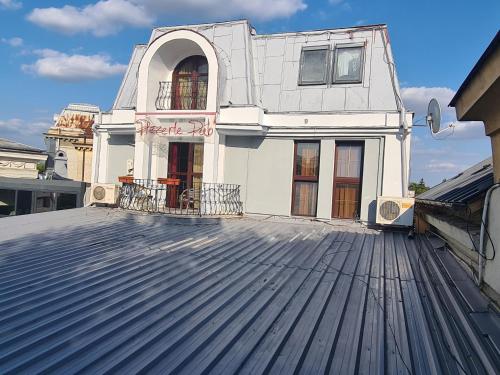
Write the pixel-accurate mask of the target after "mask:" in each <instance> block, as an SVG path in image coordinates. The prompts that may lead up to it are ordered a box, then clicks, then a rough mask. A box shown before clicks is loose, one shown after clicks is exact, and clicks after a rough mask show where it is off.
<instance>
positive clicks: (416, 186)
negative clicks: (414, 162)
mask: <svg viewBox="0 0 500 375" xmlns="http://www.w3.org/2000/svg"><path fill="white" fill-rule="evenodd" d="M409 188H410V190H413V191H414V192H415V196H417V195H420V194H422V193H424V192H426V191H427V190H429V187H428V186H427V185H426V184H425V181H424V179H423V178H421V179H420V181H419V182H410V186H409Z"/></svg>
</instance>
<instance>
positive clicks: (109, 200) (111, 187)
mask: <svg viewBox="0 0 500 375" xmlns="http://www.w3.org/2000/svg"><path fill="white" fill-rule="evenodd" d="M91 192H92V193H91V195H90V203H101V204H111V205H113V204H116V202H117V201H118V194H119V192H120V188H119V186H118V185H115V184H92V187H91Z"/></svg>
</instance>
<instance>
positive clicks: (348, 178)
mask: <svg viewBox="0 0 500 375" xmlns="http://www.w3.org/2000/svg"><path fill="white" fill-rule="evenodd" d="M334 169H335V173H334V179H333V209H332V217H335V218H340V219H355V218H357V217H359V209H360V203H361V180H362V173H363V143H362V142H337V143H336V145H335V168H334Z"/></svg>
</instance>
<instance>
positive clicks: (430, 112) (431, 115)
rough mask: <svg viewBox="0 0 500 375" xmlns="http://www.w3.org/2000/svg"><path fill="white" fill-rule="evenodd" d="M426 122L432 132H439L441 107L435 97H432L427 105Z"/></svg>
mask: <svg viewBox="0 0 500 375" xmlns="http://www.w3.org/2000/svg"><path fill="white" fill-rule="evenodd" d="M427 124H428V125H429V128H430V129H431V131H432V133H433V134H437V133H439V129H440V127H441V107H439V103H438V101H437V100H436V99H434V98H432V99H431V101H430V102H429V106H428V107H427Z"/></svg>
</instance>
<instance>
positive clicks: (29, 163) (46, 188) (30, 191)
mask: <svg viewBox="0 0 500 375" xmlns="http://www.w3.org/2000/svg"><path fill="white" fill-rule="evenodd" d="M46 160H47V153H46V152H45V151H42V150H40V149H37V148H35V147H31V146H27V145H23V144H20V143H17V142H14V141H10V140H7V139H3V138H0V217H2V216H12V215H24V214H30V213H38V212H46V211H54V210H63V209H67V208H76V207H82V206H83V201H84V195H85V189H86V184H85V183H82V182H79V181H56V180H46V179H40V178H39V173H38V169H37V165H38V164H39V163H42V164H43V165H45V163H46ZM41 177H44V176H41Z"/></svg>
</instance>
